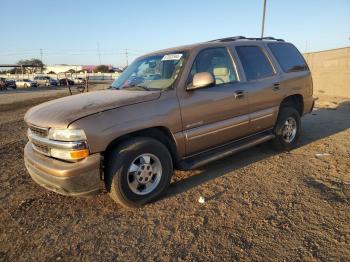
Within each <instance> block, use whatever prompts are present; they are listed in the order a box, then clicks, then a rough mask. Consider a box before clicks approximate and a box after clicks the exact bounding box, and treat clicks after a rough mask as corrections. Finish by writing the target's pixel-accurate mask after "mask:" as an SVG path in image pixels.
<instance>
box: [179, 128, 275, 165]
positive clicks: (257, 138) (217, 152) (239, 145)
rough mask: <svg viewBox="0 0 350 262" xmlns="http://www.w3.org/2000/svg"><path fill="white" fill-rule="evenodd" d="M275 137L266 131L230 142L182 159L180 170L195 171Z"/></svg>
mask: <svg viewBox="0 0 350 262" xmlns="http://www.w3.org/2000/svg"><path fill="white" fill-rule="evenodd" d="M274 137H275V135H274V134H272V133H271V131H265V132H263V133H259V134H256V135H252V136H249V137H247V138H243V139H240V140H237V141H234V142H230V143H229V144H225V145H223V146H220V147H217V148H214V149H211V150H209V151H205V152H203V153H199V154H196V155H193V156H190V157H188V158H185V159H182V160H181V161H180V162H179V164H178V168H179V169H180V170H190V169H194V168H197V167H200V166H203V165H205V164H207V163H209V162H212V161H215V160H218V159H221V158H224V157H227V156H229V155H232V154H235V153H237V152H240V151H242V150H245V149H248V148H250V147H253V146H256V145H258V144H261V143H263V142H266V141H268V140H271V139H273V138H274Z"/></svg>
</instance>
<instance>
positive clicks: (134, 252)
mask: <svg viewBox="0 0 350 262" xmlns="http://www.w3.org/2000/svg"><path fill="white" fill-rule="evenodd" d="M61 95H63V93H59V94H55V95H54V96H61ZM54 96H53V97H54ZM18 97H20V96H18ZM53 97H52V96H49V97H47V96H44V97H41V96H38V97H35V96H34V97H31V98H30V99H27V100H23V101H22V100H20V98H19V100H18V101H20V102H18V103H17V102H16V101H11V103H12V104H13V107H12V108H11V107H10V106H9V103H7V105H6V106H3V107H0V112H1V113H0V159H1V162H0V171H1V172H0V220H1V224H0V260H1V261H27V260H29V261H52V260H57V261H58V260H61V261H71V260H83V261H95V260H119V261H188V260H190V261H193V260H194V261H224V260H225V261H227V260H229V261H232V260H240V261H247V260H248V261H249V260H255V261H256V260H259V261H269V260H275V261H284V260H285V261H298V260H299V261H329V260H336V261H349V260H350V222H349V221H350V208H349V207H350V206H349V204H350V129H349V127H350V101H346V100H345V99H341V98H334V97H321V99H320V100H319V101H318V102H317V108H316V110H315V111H314V112H313V114H310V115H308V116H306V117H305V118H304V119H303V132H302V139H301V143H300V147H298V148H297V149H295V150H293V151H290V152H284V153H278V152H276V151H274V150H272V149H271V146H270V144H269V143H266V144H263V145H261V146H258V147H255V148H252V149H250V150H247V151H245V152H241V153H239V154H236V155H233V156H231V157H227V158H225V159H223V160H220V161H216V162H214V163H212V164H209V165H206V166H204V167H203V168H201V169H198V170H194V171H191V172H176V173H175V175H174V177H173V182H172V184H171V186H170V189H169V192H168V194H167V195H166V196H165V197H164V198H163V199H161V200H159V201H157V202H155V203H153V204H150V205H147V206H145V207H144V208H142V209H125V208H121V207H119V206H118V205H116V204H114V203H113V202H112V201H111V200H110V199H109V197H108V195H106V194H101V195H99V196H97V197H93V198H71V197H64V196H60V195H58V194H55V193H51V192H49V191H47V190H45V189H42V188H41V187H39V186H38V185H36V184H35V183H34V182H33V181H32V180H31V179H30V177H29V175H28V173H27V172H26V170H25V167H24V164H23V147H24V145H25V143H26V141H27V139H26V136H25V133H26V126H25V124H24V122H23V115H24V113H25V112H26V110H28V108H30V107H31V106H33V105H35V104H38V103H40V102H42V101H44V100H48V99H52V98H53ZM4 100H6V98H5V96H4V94H0V104H1V103H2V104H6V103H5V102H4ZM200 197H204V199H205V202H204V203H199V202H198V199H199V198H200Z"/></svg>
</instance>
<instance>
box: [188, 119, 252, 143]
mask: <svg viewBox="0 0 350 262" xmlns="http://www.w3.org/2000/svg"><path fill="white" fill-rule="evenodd" d="M248 123H249V121H243V122H240V123H237V124H233V125H230V126H225V127H222V128H219V129H215V130H213V131H209V132H206V133H202V134H199V135H194V136H191V137H188V136H187V134H186V139H187V140H188V141H190V140H193V139H196V138H200V137H203V136H206V135H210V134H215V133H218V132H221V131H224V130H226V129H230V128H233V127H237V126H241V125H245V124H248Z"/></svg>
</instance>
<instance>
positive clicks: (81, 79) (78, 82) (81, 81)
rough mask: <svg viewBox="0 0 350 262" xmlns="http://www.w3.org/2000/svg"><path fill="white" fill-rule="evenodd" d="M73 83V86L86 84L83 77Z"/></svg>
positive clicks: (77, 78)
mask: <svg viewBox="0 0 350 262" xmlns="http://www.w3.org/2000/svg"><path fill="white" fill-rule="evenodd" d="M73 81H74V84H75V85H79V84H84V83H85V82H86V80H85V78H84V77H76V78H74V79H73Z"/></svg>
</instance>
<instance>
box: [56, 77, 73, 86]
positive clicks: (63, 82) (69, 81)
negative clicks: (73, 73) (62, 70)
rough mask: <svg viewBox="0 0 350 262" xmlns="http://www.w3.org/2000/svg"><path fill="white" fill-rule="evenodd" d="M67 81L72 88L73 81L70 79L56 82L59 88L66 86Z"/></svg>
mask: <svg viewBox="0 0 350 262" xmlns="http://www.w3.org/2000/svg"><path fill="white" fill-rule="evenodd" d="M67 81H68V83H69V85H70V86H74V81H73V80H72V79H66V78H61V79H59V80H58V82H59V85H60V86H67Z"/></svg>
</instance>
